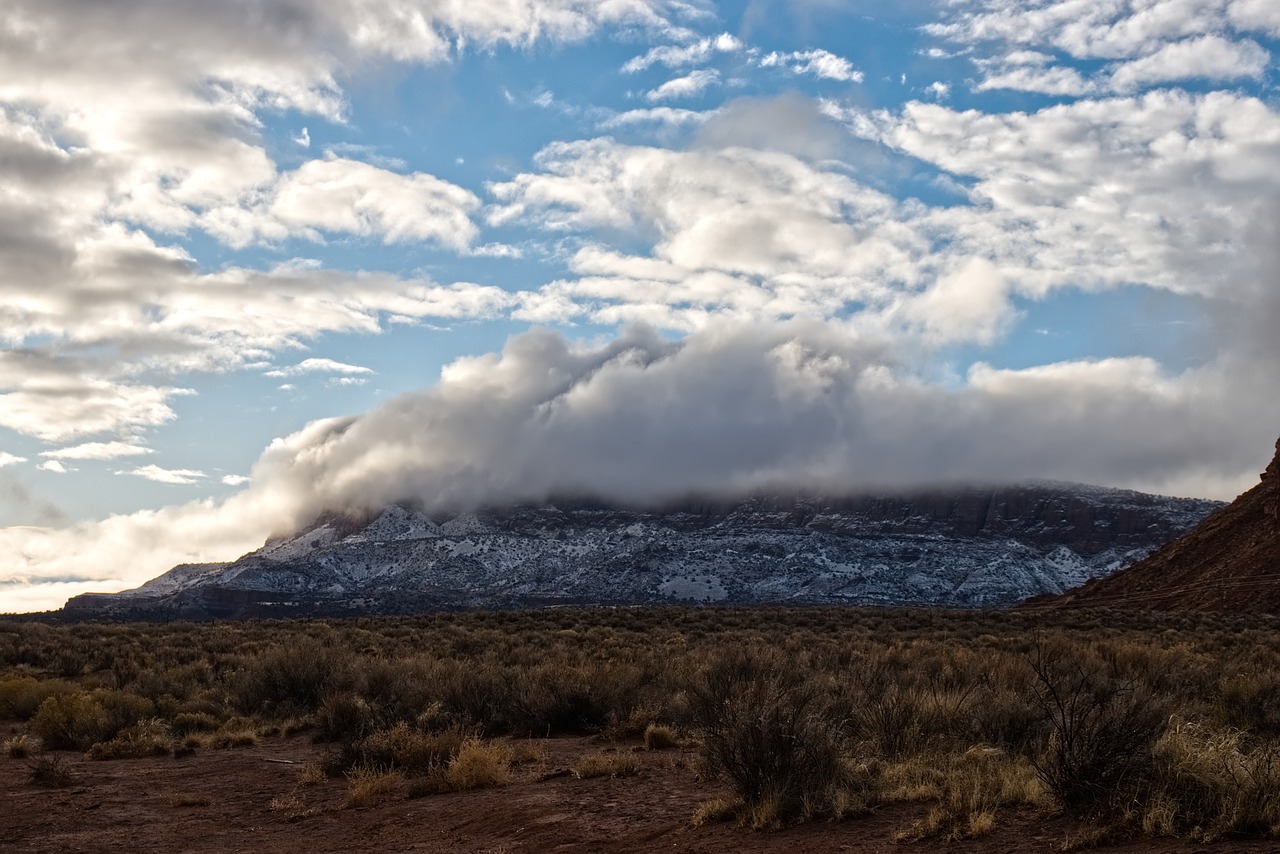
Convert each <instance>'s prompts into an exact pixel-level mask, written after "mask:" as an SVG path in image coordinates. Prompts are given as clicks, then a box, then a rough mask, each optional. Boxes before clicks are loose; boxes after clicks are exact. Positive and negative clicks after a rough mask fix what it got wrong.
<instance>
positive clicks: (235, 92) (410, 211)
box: [0, 0, 719, 442]
mask: <svg viewBox="0 0 1280 854" xmlns="http://www.w3.org/2000/svg"><path fill="white" fill-rule="evenodd" d="M701 14H702V10H701V9H700V7H699V4H696V3H695V4H689V3H685V2H679V0H617V2H610V3H606V4H601V3H596V2H588V0H515V2H511V0H478V2H470V3H466V4H453V5H449V4H444V5H441V4H438V3H430V2H425V0H409V2H402V0H359V1H358V2H354V0H323V2H318V3H312V4H307V5H306V7H305V8H302V7H299V6H297V5H296V4H287V3H283V4H282V3H279V2H276V0H247V2H245V3H240V4H238V5H236V6H235V8H234V9H232V8H231V7H226V6H222V5H219V4H212V5H210V4H204V3H196V2H188V0H178V2H167V0H166V2H159V0H142V2H127V3H125V2H116V0H106V1H105V2H101V3H94V4H91V5H89V6H85V5H83V4H80V3H76V2H71V0H48V2H46V0H39V2H37V0H16V2H14V3H11V4H9V5H8V7H7V8H6V14H5V20H4V23H3V24H0V30H2V31H3V35H4V40H5V44H6V49H5V50H3V51H0V172H2V174H3V179H4V186H5V192H4V193H3V194H0V271H3V272H0V339H2V340H3V341H4V343H5V345H6V347H9V348H12V349H13V350H14V351H15V352H16V353H18V355H17V356H15V355H14V353H0V356H2V357H3V361H4V364H0V427H7V428H10V429H13V430H16V431H18V432H21V433H25V434H28V435H33V436H36V437H38V438H41V439H43V440H46V441H50V442H63V441H67V440H69V439H74V438H78V437H83V436H89V435H94V434H103V433H117V434H120V435H126V434H133V433H136V432H137V431H139V430H145V429H147V428H153V427H156V426H158V425H161V424H164V423H166V422H168V421H170V420H171V419H172V418H173V417H174V412H173V409H172V407H171V405H170V401H171V399H172V398H173V397H174V396H175V395H178V394H182V393H184V391H183V388H182V387H183V386H184V385H185V384H184V383H183V382H181V381H179V380H177V379H176V378H177V377H179V376H181V375H184V374H188V373H191V372H193V371H207V370H236V369H239V368H240V367H242V366H244V365H245V364H249V363H254V362H260V361H264V360H270V359H272V358H273V356H274V354H275V353H276V352H277V351H278V350H280V349H282V348H293V347H296V346H297V345H298V344H299V343H302V342H304V341H306V340H307V339H309V338H313V337H315V336H318V335H321V334H324V333H326V332H342V331H355V330H358V331H362V332H372V331H376V330H378V329H379V328H380V323H381V319H382V318H383V317H384V316H386V317H391V316H394V317H396V318H402V319H403V318H409V319H414V318H420V317H423V316H424V312H425V313H426V314H430V313H431V312H432V311H441V312H443V313H444V315H447V316H453V317H457V316H462V315H468V316H470V315H469V314H468V313H469V312H472V311H479V312H481V313H485V312H491V311H492V310H493V307H494V306H495V305H498V304H502V303H503V302H504V299H505V298H504V297H502V296H501V295H500V292H499V289H497V288H491V289H489V290H487V291H486V290H485V289H483V288H480V287H479V286H469V285H465V284H464V285H458V286H453V287H451V288H446V289H444V290H440V289H437V288H436V287H435V286H434V285H431V284H430V283H424V282H421V281H415V280H412V279H410V280H405V279H395V278H393V277H386V276H384V277H380V278H379V277H370V276H366V275H363V274H336V273H329V272H326V271H323V270H317V269H315V268H309V269H304V268H299V267H296V266H295V267H293V268H290V269H277V270H275V271H261V270H259V271H250V270H244V269H238V268H234V267H228V268H223V269H218V270H214V271H210V270H207V269H200V268H199V266H198V265H197V262H196V261H195V259H193V258H192V257H191V256H190V255H188V254H187V252H186V251H185V250H183V249H181V248H179V247H178V246H175V245H172V244H171V243H170V242H169V241H170V240H171V239H172V240H178V239H182V238H183V237H184V236H186V235H189V234H190V233H192V232H193V231H197V230H203V231H206V232H208V233H209V234H211V235H213V236H214V237H215V238H217V239H219V240H222V241H224V242H225V243H227V244H228V245H231V246H233V247H241V246H246V245H249V244H277V243H279V242H281V241H285V240H288V239H291V238H302V239H306V240H313V241H320V242H322V241H324V240H326V239H330V238H332V237H333V236H344V237H354V238H360V239H365V240H369V241H374V242H382V243H406V242H415V243H419V242H427V243H430V244H433V245H435V246H438V247H440V248H442V249H444V250H447V251H453V252H458V253H472V252H473V251H475V254H483V253H482V252H480V251H476V250H475V247H474V243H473V241H474V239H475V237H476V234H477V227H476V225H475V223H474V222H473V221H472V220H471V216H472V215H473V214H474V213H475V211H476V210H478V208H479V204H480V203H479V200H478V198H477V197H476V196H475V195H474V194H472V193H470V192H469V191H467V190H464V189H462V188H460V187H458V186H456V185H453V184H450V183H449V182H447V181H443V180H441V179H439V178H436V177H435V176H432V175H429V174H425V173H421V172H414V173H409V174H402V173H403V167H402V165H401V166H399V167H397V166H395V165H390V164H384V165H383V166H379V165H375V163H374V161H375V160H376V156H375V155H373V154H370V155H369V160H370V162H362V161H360V160H356V159H350V158H346V157H341V156H333V155H328V156H326V157H324V158H323V159H312V160H304V161H303V162H302V163H301V165H299V166H297V167H296V168H290V169H282V168H281V167H280V166H279V165H278V164H277V163H275V162H274V161H273V159H272V156H271V155H270V154H269V153H268V145H267V143H266V142H265V141H264V140H263V130H262V128H263V122H262V118H261V116H262V115H263V114H264V113H267V112H277V113H278V112H280V111H285V110H294V111H297V112H300V113H304V114H312V115H315V116H318V117H320V118H322V119H325V120H329V121H335V122H341V121H344V119H345V116H344V111H345V110H346V109H347V101H346V94H345V93H344V91H343V89H342V83H341V82H340V81H345V80H347V79H350V77H351V75H352V74H354V73H357V72H360V71H362V70H364V69H367V68H369V67H371V66H372V67H376V65H377V63H380V62H388V61H390V62H399V63H417V64H431V63H439V62H447V61H450V60H451V59H453V58H454V57H457V56H458V55H460V54H463V53H466V52H467V51H470V50H475V49H482V50H483V49H490V48H493V47H495V46H497V45H501V44H508V45H514V46H522V47H523V46H528V45H531V44H534V43H537V42H550V43H565V42H573V41H581V40H584V39H586V38H589V37H591V36H592V35H594V34H596V33H598V32H599V31H601V30H602V29H603V28H613V27H625V28H629V29H630V30H631V31H632V32H637V31H638V32H645V33H647V34H650V35H656V36H658V37H660V38H664V39H669V40H680V39H684V38H685V37H686V34H687V33H686V31H685V30H684V28H683V25H682V24H681V21H684V20H688V19H690V18H691V17H697V16H699V15H701ZM245 21H252V22H253V26H252V27H248V28H246V26H245ZM718 43H719V42H718ZM297 141H298V144H299V146H300V147H301V148H302V149H303V151H302V153H303V154H305V152H306V149H307V144H308V143H309V141H310V133H309V132H308V131H307V130H305V129H304V130H303V131H302V133H301V136H299V137H297ZM89 353H91V354H92V356H89V355H87V354H89Z"/></svg>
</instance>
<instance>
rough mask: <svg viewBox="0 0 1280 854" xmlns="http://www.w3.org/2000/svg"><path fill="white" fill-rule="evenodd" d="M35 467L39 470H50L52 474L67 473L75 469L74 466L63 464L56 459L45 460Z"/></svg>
mask: <svg viewBox="0 0 1280 854" xmlns="http://www.w3.org/2000/svg"><path fill="white" fill-rule="evenodd" d="M36 468H38V469H40V470H41V471H47V472H52V473H53V474H68V473H69V472H73V471H75V469H74V468H70V467H68V466H65V465H63V464H62V463H60V462H59V461H57V460H45V461H44V462H42V463H41V464H40V465H38V466H36Z"/></svg>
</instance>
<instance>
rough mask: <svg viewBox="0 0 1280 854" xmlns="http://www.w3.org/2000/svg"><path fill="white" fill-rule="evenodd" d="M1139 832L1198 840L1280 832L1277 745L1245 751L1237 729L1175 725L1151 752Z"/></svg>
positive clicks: (1184, 724)
mask: <svg viewBox="0 0 1280 854" xmlns="http://www.w3.org/2000/svg"><path fill="white" fill-rule="evenodd" d="M1154 757H1155V762H1156V785H1155V786H1154V787H1153V793H1152V796H1151V798H1150V799H1149V800H1148V802H1147V804H1146V809H1145V810H1144V813H1143V816H1142V821H1143V828H1144V830H1146V831H1147V832H1148V833H1151V834H1155V835H1170V834H1188V835H1190V836H1191V837H1193V838H1195V839H1199V840H1202V841H1206V842H1208V841H1213V840H1216V839H1222V838H1224V837H1232V836H1276V835H1277V834H1280V745H1276V744H1275V743H1273V742H1269V743H1263V744H1260V745H1256V746H1253V747H1249V746H1248V745H1247V743H1246V741H1245V736H1244V733H1241V732H1240V731H1239V730H1231V729H1214V728H1210V727H1207V726H1204V725H1201V724H1196V723H1191V722H1188V721H1181V720H1178V721H1174V722H1173V723H1172V724H1171V725H1170V727H1169V728H1168V730H1167V731H1166V732H1165V733H1164V735H1163V736H1162V737H1161V739H1160V741H1159V742H1157V744H1156V746H1155V750H1154Z"/></svg>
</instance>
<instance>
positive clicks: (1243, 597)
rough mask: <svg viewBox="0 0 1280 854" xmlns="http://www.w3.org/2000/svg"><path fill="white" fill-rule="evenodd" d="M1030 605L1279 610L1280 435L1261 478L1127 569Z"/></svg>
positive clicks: (1202, 609)
mask: <svg viewBox="0 0 1280 854" xmlns="http://www.w3.org/2000/svg"><path fill="white" fill-rule="evenodd" d="M1028 604H1029V606H1030V607H1033V608H1034V607H1071V606H1076V607H1085V606H1089V607H1116V608H1150V609H1153V610H1160V611H1175V610H1200V611H1270V612H1280V441H1278V442H1276V456H1275V458H1274V459H1272V461H1271V465H1269V466H1267V470H1266V471H1265V472H1263V473H1262V482H1261V483H1259V484H1258V485H1257V486H1255V487H1254V488H1253V489H1250V490H1249V491H1248V492H1246V493H1244V494H1243V495H1241V496H1240V497H1239V498H1237V499H1236V500H1235V501H1233V502H1231V503H1230V504H1228V505H1227V506H1226V507H1223V508H1222V509H1221V510H1218V511H1217V512H1215V513H1213V514H1212V515H1210V516H1209V517H1208V518H1207V519H1205V520H1204V521H1203V522H1201V523H1200V524H1199V525H1198V526H1196V527H1195V528H1193V529H1192V530H1191V531H1189V532H1188V533H1186V534H1184V535H1183V536H1182V537H1179V538H1178V539H1176V540H1174V541H1173V542H1171V543H1169V544H1168V545H1166V546H1164V547H1163V548H1161V549H1159V550H1158V551H1156V552H1154V553H1153V554H1151V555H1150V556H1149V557H1147V558H1146V559H1145V560H1142V561H1139V562H1138V563H1136V564H1134V565H1133V566H1131V567H1128V568H1127V569H1123V570H1121V571H1120V572H1117V573H1115V574H1114V575H1111V576H1108V577H1107V578H1102V579H1097V580H1094V581H1091V582H1089V583H1087V584H1085V585H1084V586H1083V587H1079V588H1076V589H1075V590H1071V591H1068V592H1067V593H1065V594H1063V595H1062V596H1059V597H1053V598H1049V597H1045V598H1042V599H1040V600H1039V601H1035V602H1031V603H1028Z"/></svg>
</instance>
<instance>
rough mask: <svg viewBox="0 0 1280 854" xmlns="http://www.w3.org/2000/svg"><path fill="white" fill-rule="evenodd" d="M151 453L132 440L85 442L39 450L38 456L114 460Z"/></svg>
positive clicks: (54, 458)
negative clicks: (50, 449)
mask: <svg viewBox="0 0 1280 854" xmlns="http://www.w3.org/2000/svg"><path fill="white" fill-rule="evenodd" d="M152 453H155V451H154V450H153V449H151V448H148V447H146V446H145V445H137V444H134V443H132V442H86V443H84V444H81V445H74V446H72V447H69V448H58V449H56V450H53V451H41V452H40V456H42V457H47V458H49V459H53V460H114V459H116V458H118V457H137V456H142V455H144V454H152Z"/></svg>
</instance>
